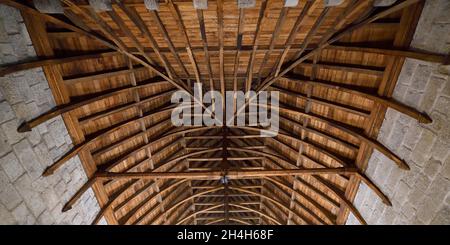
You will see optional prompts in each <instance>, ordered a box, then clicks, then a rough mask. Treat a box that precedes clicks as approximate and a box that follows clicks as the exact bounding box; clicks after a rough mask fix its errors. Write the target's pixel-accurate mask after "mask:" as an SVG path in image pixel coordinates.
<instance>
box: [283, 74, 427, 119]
mask: <svg viewBox="0 0 450 245" xmlns="http://www.w3.org/2000/svg"><path fill="white" fill-rule="evenodd" d="M283 78H286V79H288V80H290V81H293V82H299V83H304V84H309V85H312V86H315V87H318V86H320V87H325V88H329V89H335V90H338V91H340V92H344V93H349V94H354V95H357V96H361V97H363V98H366V99H369V100H372V101H374V102H377V103H380V104H382V105H385V106H387V107H390V108H392V109H394V110H396V111H398V112H401V113H403V114H406V115H408V116H410V117H412V118H414V119H416V120H418V121H419V122H420V123H426V124H428V123H431V122H432V119H431V118H430V117H429V116H428V115H426V114H424V113H421V112H419V111H417V110H416V109H414V108H412V107H409V106H407V105H404V104H402V103H399V102H398V101H395V100H394V99H391V98H386V97H381V96H377V95H373V94H369V93H367V92H363V91H359V90H356V89H351V88H346V87H345V85H344V86H342V85H341V86H340V85H338V84H336V83H331V82H330V83H325V82H320V81H309V80H301V79H298V78H294V77H292V76H288V75H285V76H283Z"/></svg>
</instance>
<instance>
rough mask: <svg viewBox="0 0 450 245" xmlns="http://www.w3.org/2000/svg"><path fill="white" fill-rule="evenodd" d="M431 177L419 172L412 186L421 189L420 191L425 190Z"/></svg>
mask: <svg viewBox="0 0 450 245" xmlns="http://www.w3.org/2000/svg"><path fill="white" fill-rule="evenodd" d="M433 178H434V177H430V176H427V175H426V174H424V173H420V174H418V175H417V179H416V182H415V183H414V186H413V188H414V189H415V190H421V191H423V192H425V191H426V190H427V189H428V187H429V186H430V183H431V181H432V179H433Z"/></svg>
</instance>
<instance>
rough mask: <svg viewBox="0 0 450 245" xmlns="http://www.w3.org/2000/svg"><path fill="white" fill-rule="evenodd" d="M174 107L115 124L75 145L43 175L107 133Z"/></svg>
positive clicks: (47, 174)
mask: <svg viewBox="0 0 450 245" xmlns="http://www.w3.org/2000/svg"><path fill="white" fill-rule="evenodd" d="M172 109H173V106H169V107H165V108H163V109H162V110H159V111H155V112H154V113H151V114H149V115H147V116H144V117H141V118H138V119H135V120H131V121H126V122H124V123H121V124H120V125H118V126H115V127H114V128H112V129H109V130H107V131H106V132H104V133H101V134H100V135H98V136H95V137H94V138H92V139H89V140H87V141H85V142H84V143H82V144H79V145H77V146H75V147H73V148H72V149H70V150H69V151H68V152H67V153H65V154H64V155H63V156H62V157H60V158H59V159H58V160H57V161H56V162H54V163H53V164H52V165H50V166H49V167H47V168H46V169H45V171H44V173H43V174H42V175H43V176H49V175H52V174H53V173H54V172H55V171H56V170H58V169H59V168H60V167H61V166H63V164H64V163H65V162H67V161H68V160H69V159H71V158H72V157H74V156H76V155H77V154H78V153H79V152H81V151H82V150H84V149H86V148H87V147H89V146H90V145H91V144H92V143H93V142H95V141H97V140H99V139H101V138H103V137H105V136H106V135H109V134H111V133H113V132H116V131H117V130H120V129H122V128H124V127H126V126H128V125H130V124H132V123H135V122H137V121H139V120H145V119H146V118H147V117H152V116H156V115H159V114H163V113H167V112H169V111H171V110H172ZM166 121H167V120H166ZM140 134H142V133H139V135H140Z"/></svg>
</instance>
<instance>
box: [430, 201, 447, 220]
mask: <svg viewBox="0 0 450 245" xmlns="http://www.w3.org/2000/svg"><path fill="white" fill-rule="evenodd" d="M430 224H432V225H450V206H449V205H445V206H442V207H441V209H440V210H439V211H438V212H437V213H436V215H435V216H434V218H433V220H432V221H431V223H430Z"/></svg>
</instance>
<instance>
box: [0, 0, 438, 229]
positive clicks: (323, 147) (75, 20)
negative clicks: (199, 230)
mask: <svg viewBox="0 0 450 245" xmlns="http://www.w3.org/2000/svg"><path fill="white" fill-rule="evenodd" d="M61 2H62V5H61V6H62V7H63V13H59V14H54V13H53V14H45V13H40V12H39V11H36V10H35V9H34V5H33V3H32V2H31V1H30V2H28V3H26V4H22V3H19V2H15V1H8V0H1V1H0V3H4V4H8V5H10V6H13V7H16V8H18V9H19V10H21V12H22V15H23V16H24V20H25V22H26V24H27V27H28V30H29V32H30V35H31V38H32V40H33V44H34V47H35V49H36V52H37V54H38V56H39V60H36V61H31V62H25V63H21V64H15V65H12V66H9V67H3V68H2V69H1V70H0V74H1V75H5V74H8V73H11V72H15V71H18V70H23V69H28V68H32V67H40V66H42V67H43V69H44V72H45V74H46V76H47V79H48V81H49V84H50V87H51V89H52V92H53V95H54V97H55V100H56V102H57V104H58V106H57V107H56V108H54V109H53V110H52V111H50V112H49V113H46V114H43V115H41V116H39V117H37V118H34V119H33V120H30V121H28V122H25V123H24V124H23V125H21V126H20V127H19V131H27V130H32V128H34V127H36V126H37V125H39V124H40V123H42V122H44V121H46V120H48V119H50V118H52V117H55V116H58V115H62V116H63V118H64V120H65V123H66V125H67V128H68V130H69V132H70V135H71V136H72V139H73V141H74V147H73V149H72V150H71V151H69V152H67V153H66V155H64V156H63V157H62V158H61V159H55V164H54V165H52V166H51V167H49V168H48V169H47V171H46V172H45V173H44V175H51V174H52V173H54V172H55V171H64V164H65V163H66V161H67V160H68V159H70V158H72V157H74V156H76V155H78V156H79V157H80V159H81V161H82V163H83V166H84V168H85V170H86V173H87V175H88V176H89V180H88V181H87V183H86V184H85V185H84V186H83V187H82V188H81V189H80V190H79V191H78V192H77V193H76V194H75V195H74V197H73V198H72V199H71V200H69V201H68V203H67V205H66V206H65V207H64V210H63V211H67V210H68V209H70V208H71V207H72V206H73V205H83V204H82V203H78V202H77V200H78V199H79V197H80V196H81V195H82V194H83V193H84V191H86V190H87V189H88V188H89V187H93V189H94V192H95V194H96V197H97V199H98V202H99V204H100V207H101V211H100V212H99V214H98V216H97V217H96V219H95V220H94V222H93V223H94V224H95V223H97V222H98V221H99V219H100V218H102V217H105V218H106V220H107V221H108V223H110V224H199V225H204V224H344V223H345V221H346V219H347V217H348V215H349V212H352V213H353V214H354V215H355V216H356V217H357V218H358V219H359V220H360V222H361V223H363V224H365V221H364V219H363V217H361V215H360V214H359V211H358V210H357V209H356V208H355V207H354V206H353V204H352V201H353V199H354V197H355V195H356V192H357V190H358V187H359V183H360V182H361V181H362V182H364V183H365V184H367V185H369V187H370V188H372V189H373V191H375V193H376V194H377V195H378V196H380V198H381V200H382V201H383V202H385V203H386V204H387V205H390V202H389V200H388V198H387V197H386V196H384V194H383V190H382V189H379V188H378V187H377V186H376V185H375V184H373V183H372V182H371V181H370V180H369V179H368V178H367V177H366V176H365V175H364V170H365V169H366V167H367V163H368V159H369V157H370V155H371V153H372V151H373V149H377V150H378V151H380V152H381V153H383V154H385V155H386V156H387V157H388V158H390V159H392V160H393V163H392V164H397V165H398V167H400V168H403V169H408V166H407V163H405V162H404V161H403V160H402V159H401V158H400V157H398V156H396V155H395V154H394V153H392V152H391V151H390V150H389V149H387V148H386V147H384V146H383V145H382V144H380V143H379V142H377V140H376V136H377V135H378V130H379V128H380V126H381V123H382V121H383V118H384V113H385V111H386V109H387V108H388V107H391V108H392V109H395V110H398V111H400V112H403V113H405V114H407V115H409V116H411V117H413V118H415V119H417V120H419V121H420V122H423V123H429V122H430V119H429V117H427V116H426V115H424V114H422V113H420V112H418V111H416V110H415V109H414V108H409V107H406V106H404V105H402V104H400V103H397V102H395V101H394V100H392V99H390V96H391V94H392V91H393V88H394V86H395V83H396V80H397V77H398V74H399V72H400V69H401V67H402V64H403V61H404V59H405V57H412V58H417V59H423V60H428V61H433V62H443V59H444V57H442V56H439V55H435V54H429V53H423V52H418V51H410V50H408V47H409V43H410V41H411V37H412V33H413V32H414V29H415V25H416V22H417V20H418V17H419V15H420V12H421V9H422V5H423V3H422V2H421V1H417V0H416V1H414V0H406V1H381V2H395V3H393V4H392V5H389V6H384V7H379V6H378V4H380V1H366V0H364V1H353V0H344V1H305V0H301V1H299V3H298V4H297V5H295V6H293V7H285V3H284V1H278V0H267V1H266V0H258V1H256V4H255V6H253V7H249V8H238V4H237V1H236V0H217V1H211V0H210V1H207V8H206V9H196V8H194V5H193V3H192V1H175V0H168V1H160V3H159V8H158V10H148V9H147V8H146V6H145V5H144V2H143V1H139V0H133V1H132V0H129V1H112V2H113V4H112V8H111V9H109V10H105V11H98V10H97V11H94V10H93V9H92V8H91V6H90V5H89V2H88V1H82V0H76V1H75V0H63V1H61ZM91 2H95V1H91ZM106 2H107V1H106ZM195 2H206V1H195ZM249 2H252V1H249ZM288 2H296V1H288ZM324 2H342V3H341V4H339V5H337V6H326V5H325V4H324ZM194 82H201V83H202V84H203V87H204V90H205V91H208V90H210V89H214V90H218V91H221V92H223V91H225V90H243V91H248V90H250V89H252V90H257V89H258V91H261V90H277V91H280V118H281V120H280V132H279V134H278V136H277V137H274V138H261V137H260V136H259V130H260V128H259V127H225V128H222V127H200V128H198V127H197V128H185V127H182V128H175V127H174V126H173V125H172V124H171V122H170V115H171V110H172V109H173V108H174V105H171V103H170V97H171V94H172V93H173V92H174V91H176V90H178V89H183V90H186V91H191V90H192V86H193V83H194ZM223 175H227V177H228V178H229V181H228V182H227V183H222V182H221V181H220V180H219V179H220V178H221V176H223Z"/></svg>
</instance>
